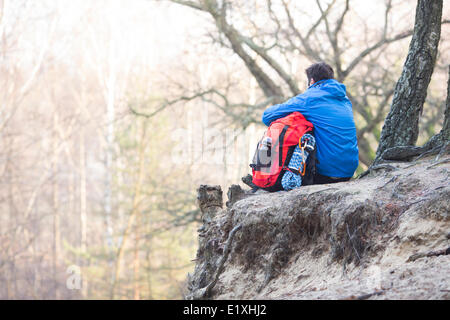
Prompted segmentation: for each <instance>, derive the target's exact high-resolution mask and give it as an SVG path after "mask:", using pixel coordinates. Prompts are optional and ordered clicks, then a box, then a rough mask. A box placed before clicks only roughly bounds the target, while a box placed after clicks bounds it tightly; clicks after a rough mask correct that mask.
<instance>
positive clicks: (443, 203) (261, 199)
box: [186, 155, 450, 299]
mask: <svg viewBox="0 0 450 320" xmlns="http://www.w3.org/2000/svg"><path fill="white" fill-rule="evenodd" d="M449 160H450V158H449V157H448V155H447V156H446V157H443V158H441V159H440V161H439V162H435V161H434V158H427V159H422V160H421V161H420V162H417V163H412V164H411V163H405V162H391V163H390V166H392V168H390V170H389V171H385V170H379V171H372V172H371V173H370V174H369V175H367V176H365V177H364V178H362V179H358V180H353V181H350V182H343V183H336V184H328V185H312V186H306V187H301V188H299V189H295V190H292V191H288V192H286V191H281V192H276V193H267V192H264V191H261V190H260V191H258V192H256V193H251V192H249V191H244V190H242V189H241V188H240V187H239V186H233V187H232V188H231V190H230V191H229V193H228V195H229V197H230V199H229V201H228V202H227V206H226V207H225V208H223V207H222V191H221V190H220V187H219V186H214V187H209V186H201V187H200V188H199V204H200V207H201V209H202V212H203V213H204V217H205V218H204V225H203V226H202V227H201V228H200V229H199V249H198V252H197V257H196V268H195V271H194V273H193V274H192V275H188V288H189V294H188V296H187V297H186V298H187V299H450V276H449V275H450V255H449V254H448V253H449V250H448V248H449V247H450V239H449V237H450V236H449V233H450V201H449V199H450V184H449V169H450V163H449V162H450V161H449ZM208 199H209V200H211V205H209V204H208Z"/></svg>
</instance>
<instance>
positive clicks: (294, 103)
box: [262, 94, 305, 126]
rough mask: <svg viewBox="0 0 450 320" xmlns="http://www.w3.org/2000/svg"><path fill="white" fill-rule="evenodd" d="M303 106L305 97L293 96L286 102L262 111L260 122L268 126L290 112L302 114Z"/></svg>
mask: <svg viewBox="0 0 450 320" xmlns="http://www.w3.org/2000/svg"><path fill="white" fill-rule="evenodd" d="M304 106H305V97H304V96H303V95H301V94H300V95H298V96H295V97H293V98H291V99H289V100H288V101H286V102H284V103H280V104H275V105H273V106H271V107H269V108H267V109H266V111H264V113H263V115H262V122H263V123H264V124H265V125H266V126H269V125H270V124H271V123H272V122H273V121H275V120H277V119H280V118H283V117H285V116H287V115H289V114H291V113H292V112H295V111H298V112H303V111H304Z"/></svg>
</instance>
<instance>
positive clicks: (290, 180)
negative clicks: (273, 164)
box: [281, 133, 316, 190]
mask: <svg viewBox="0 0 450 320" xmlns="http://www.w3.org/2000/svg"><path fill="white" fill-rule="evenodd" d="M306 139H309V141H308V143H307V146H306V148H305V149H304V156H305V163H306V160H307V159H308V155H309V152H308V151H307V150H308V146H311V147H312V148H315V145H316V140H315V139H314V137H313V136H312V135H310V134H309V133H307V134H304V135H303V137H302V139H301V143H302V144H304V142H305V140H306ZM302 160H303V156H302V150H301V149H300V147H299V145H297V147H296V148H295V150H294V153H293V154H292V157H291V160H290V161H289V165H288V168H290V169H293V170H298V171H299V172H302V171H303V161H302ZM281 185H282V186H283V189H284V190H292V189H295V188H298V187H300V186H301V185H302V176H301V175H298V174H295V173H293V172H291V171H289V170H286V172H285V173H284V175H283V178H282V179H281Z"/></svg>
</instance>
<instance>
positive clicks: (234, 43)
mask: <svg viewBox="0 0 450 320" xmlns="http://www.w3.org/2000/svg"><path fill="white" fill-rule="evenodd" d="M169 1H171V2H174V3H177V4H180V5H183V6H186V7H189V8H192V9H195V10H197V11H199V12H202V13H204V14H206V15H209V17H210V18H211V19H212V22H213V23H214V26H215V29H216V33H214V32H210V33H209V34H210V36H211V37H212V39H213V41H214V42H216V43H219V44H220V45H222V46H223V47H225V48H229V49H230V50H232V52H233V53H234V54H235V55H236V56H237V57H239V59H240V60H241V61H242V62H243V64H244V65H245V67H246V68H247V70H248V71H249V73H250V74H251V76H252V77H253V78H254V79H255V80H256V83H257V84H258V87H259V89H260V92H261V93H262V94H263V97H261V96H259V97H258V98H257V102H256V103H254V104H250V103H247V102H239V101H238V102H233V100H235V99H236V98H233V95H232V94H230V92H231V90H230V89H229V87H227V86H223V87H225V88H224V89H222V88H220V87H219V86H215V87H213V88H211V87H210V88H203V90H202V91H199V92H197V94H199V95H200V97H199V98H201V99H203V100H204V101H207V102H209V103H211V104H213V105H215V106H217V107H218V108H220V109H221V110H222V111H223V112H224V113H225V114H226V115H228V116H229V118H230V120H231V121H233V122H237V121H240V122H241V123H242V126H243V127H244V128H245V127H246V126H248V124H249V123H253V122H255V123H259V122H260V120H259V118H258V117H257V116H258V111H260V110H262V109H263V108H265V107H266V106H268V105H270V104H275V103H278V102H281V101H283V100H285V99H287V98H288V97H291V96H292V95H297V94H299V93H300V92H301V90H300V87H299V85H298V81H299V76H298V73H297V72H296V70H295V68H292V69H290V68H289V66H293V65H294V64H295V63H296V61H298V59H299V58H301V59H303V60H304V61H307V62H309V63H311V62H315V61H319V60H324V61H327V62H329V63H331V64H332V65H333V67H334V69H335V72H336V78H337V80H338V81H340V82H344V81H345V82H346V83H348V84H347V89H348V90H347V94H348V96H349V98H350V100H351V101H352V104H353V110H354V113H355V117H357V118H358V121H357V123H358V128H357V129H358V142H359V148H360V162H362V163H363V164H365V165H369V164H371V162H372V161H373V158H374V149H373V143H371V141H372V140H374V139H376V138H378V132H379V126H380V124H381V123H382V121H383V119H384V117H385V114H386V109H387V107H388V105H389V103H390V101H391V99H392V95H393V89H392V87H393V84H394V81H395V80H394V78H393V77H392V72H393V66H394V63H392V62H390V63H388V62H387V61H388V60H389V59H386V57H387V56H389V55H392V54H393V53H392V50H388V49H389V47H390V46H392V45H393V44H394V43H396V42H398V41H400V40H402V39H406V38H408V37H409V36H410V35H411V34H412V29H408V28H404V29H400V30H398V28H394V26H393V25H392V23H391V16H392V14H393V8H394V1H391V0H388V1H386V2H385V8H384V21H383V23H382V25H381V27H378V28H377V27H372V26H369V25H367V24H366V23H365V22H364V21H361V25H359V26H358V28H360V29H363V30H364V31H365V34H369V30H370V31H371V32H372V34H378V36H377V38H375V37H373V36H372V37H370V38H368V37H366V39H365V41H364V42H363V43H361V46H354V41H355V40H354V36H353V38H351V37H349V36H348V33H349V30H350V29H351V27H349V26H348V25H347V19H348V17H349V16H350V15H352V14H353V15H354V17H353V20H352V21H353V23H354V21H355V19H356V18H355V13H354V12H353V11H352V2H351V1H350V0H346V1H336V0H335V1H331V2H328V3H327V4H324V2H323V1H320V0H316V1H315V6H316V9H314V8H313V7H312V6H311V7H308V10H309V11H310V12H305V11H304V10H303V9H302V8H301V7H300V6H298V5H296V3H295V2H293V1H287V0H280V1H277V0H266V1H265V2H260V1H258V2H253V1H250V2H240V1H233V2H231V1H217V0H196V1H194V0H169ZM397 5H398V4H397ZM314 10H316V12H318V14H317V17H316V18H315V19H314V20H312V21H311V17H310V16H309V15H308V14H309V13H311V12H313V11H314ZM258 17H261V20H262V21H264V23H258V22H257V18H258ZM303 20H305V21H311V23H310V24H309V25H307V24H302V26H300V25H301V24H300V23H299V22H302V21H303ZM305 25H306V27H305ZM353 28H354V27H353ZM349 48H352V49H353V50H349ZM354 48H361V49H359V51H356V50H355V49H354ZM381 61H383V63H380V62H381ZM359 119H361V121H359Z"/></svg>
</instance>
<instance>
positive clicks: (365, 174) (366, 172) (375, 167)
mask: <svg viewBox="0 0 450 320" xmlns="http://www.w3.org/2000/svg"><path fill="white" fill-rule="evenodd" d="M378 169H388V170H390V171H394V170H397V168H396V167H394V166H391V165H390V164H379V165H376V166H373V167H369V169H367V170H366V171H364V172H363V173H361V175H360V176H359V177H358V179H361V178H363V177H365V176H367V175H368V174H369V173H371V172H372V171H374V170H378Z"/></svg>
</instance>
